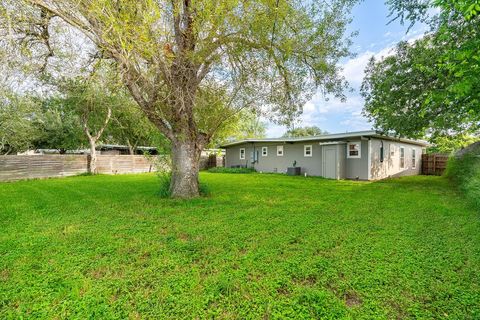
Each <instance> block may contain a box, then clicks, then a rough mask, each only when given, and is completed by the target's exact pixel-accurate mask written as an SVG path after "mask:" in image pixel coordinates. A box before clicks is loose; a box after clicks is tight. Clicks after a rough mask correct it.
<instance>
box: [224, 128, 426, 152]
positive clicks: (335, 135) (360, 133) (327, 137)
mask: <svg viewBox="0 0 480 320" xmlns="http://www.w3.org/2000/svg"><path fill="white" fill-rule="evenodd" d="M361 136H368V137H374V138H383V139H389V140H394V141H400V142H405V143H410V144H417V145H421V146H427V145H428V142H426V141H421V140H411V139H406V138H397V137H392V136H389V135H384V134H381V133H380V132H378V131H375V130H368V131H356V132H345V133H333V134H325V135H321V136H313V137H299V138H265V139H244V140H238V141H233V142H230V143H225V144H223V145H221V146H220V148H222V149H223V148H226V147H231V146H235V145H239V144H244V143H261V142H284V143H285V142H304V141H317V140H330V139H345V138H353V137H361Z"/></svg>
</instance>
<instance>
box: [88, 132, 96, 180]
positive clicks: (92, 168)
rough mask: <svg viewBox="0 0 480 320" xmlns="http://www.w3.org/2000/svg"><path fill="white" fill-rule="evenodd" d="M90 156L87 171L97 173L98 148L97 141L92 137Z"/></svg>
mask: <svg viewBox="0 0 480 320" xmlns="http://www.w3.org/2000/svg"><path fill="white" fill-rule="evenodd" d="M89 143H90V157H89V158H88V159H89V161H88V166H87V171H88V173H90V174H97V150H96V149H95V148H96V141H95V140H93V139H90V141H89Z"/></svg>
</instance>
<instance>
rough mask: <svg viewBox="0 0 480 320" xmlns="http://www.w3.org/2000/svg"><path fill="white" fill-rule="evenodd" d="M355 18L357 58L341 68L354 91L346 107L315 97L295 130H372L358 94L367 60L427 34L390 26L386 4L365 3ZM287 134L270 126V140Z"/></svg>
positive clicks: (375, 0) (418, 28) (420, 28)
mask: <svg viewBox="0 0 480 320" xmlns="http://www.w3.org/2000/svg"><path fill="white" fill-rule="evenodd" d="M352 14H353V21H352V24H351V25H350V28H349V33H350V32H352V31H358V32H359V34H358V36H356V37H355V38H354V44H353V46H352V51H353V52H354V53H355V54H356V56H355V57H354V58H352V59H349V60H346V61H344V62H343V64H342V67H343V74H344V76H345V78H346V79H347V80H348V81H349V83H350V86H351V87H352V88H353V89H354V91H353V92H352V93H347V101H346V102H344V103H342V102H341V101H340V100H338V99H335V98H331V99H330V100H329V101H325V99H324V97H322V96H321V95H320V94H318V95H315V96H314V97H313V98H312V100H311V101H309V102H308V103H307V104H306V105H305V106H304V108H303V109H304V112H303V115H302V117H301V118H300V119H299V123H298V124H297V125H296V126H312V125H316V126H318V127H320V128H321V129H322V130H327V131H328V132H331V133H336V132H347V131H359V130H368V129H370V128H371V124H370V123H368V121H367V120H366V119H365V118H364V117H363V116H362V115H361V111H362V108H363V99H362V97H361V96H360V92H359V91H360V85H361V83H362V79H363V70H364V69H365V66H366V64H367V62H368V60H369V59H370V57H371V56H373V55H375V56H377V57H381V56H384V55H386V54H388V52H389V51H390V50H391V48H392V47H394V46H395V44H396V43H397V42H399V41H401V40H411V39H416V38H418V37H421V35H422V34H423V33H425V32H426V31H427V29H426V27H425V26H422V25H416V26H414V27H413V28H412V29H411V30H410V31H409V32H408V34H407V29H408V26H402V25H400V23H399V22H397V21H395V22H392V23H390V24H388V21H389V20H390V18H388V8H387V6H386V5H385V4H384V3H383V0H365V1H363V2H361V3H360V4H358V5H357V6H356V7H355V8H354V10H353V12H352ZM285 131H286V128H285V127H282V126H278V125H274V124H268V129H267V136H268V137H279V136H281V135H282V134H283V133H284V132H285Z"/></svg>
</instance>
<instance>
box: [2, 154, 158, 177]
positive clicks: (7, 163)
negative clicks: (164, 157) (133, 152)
mask: <svg viewBox="0 0 480 320" xmlns="http://www.w3.org/2000/svg"><path fill="white" fill-rule="evenodd" d="M97 157H98V158H97V170H98V173H103V174H120V173H140V172H150V171H152V170H154V166H153V164H152V163H151V162H150V161H149V160H148V159H147V158H145V157H144V156H124V155H99V156H97ZM87 165H88V156H87V155H35V156H0V181H11V180H21V179H37V178H52V177H66V176H74V175H77V174H81V173H85V172H87Z"/></svg>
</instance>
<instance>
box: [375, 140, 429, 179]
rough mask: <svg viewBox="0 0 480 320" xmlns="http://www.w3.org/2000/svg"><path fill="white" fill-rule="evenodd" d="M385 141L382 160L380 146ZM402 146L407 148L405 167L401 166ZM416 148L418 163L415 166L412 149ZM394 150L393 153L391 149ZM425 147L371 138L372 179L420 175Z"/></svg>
mask: <svg viewBox="0 0 480 320" xmlns="http://www.w3.org/2000/svg"><path fill="white" fill-rule="evenodd" d="M382 141H383V150H384V160H383V162H381V161H380V158H381V157H380V148H381V145H382ZM400 147H404V148H405V167H404V168H400ZM391 148H392V149H391ZM413 149H415V150H416V161H415V162H416V163H415V164H416V165H415V168H413V163H412V150H413ZM391 150H392V151H393V154H391V152H390V151H391ZM422 153H423V148H422V146H419V145H414V144H409V143H403V142H397V141H390V140H383V139H372V140H371V150H370V157H371V160H370V161H371V162H370V163H371V177H370V179H371V180H378V179H384V178H388V177H400V176H411V175H418V174H420V173H421V171H422Z"/></svg>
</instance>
